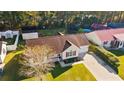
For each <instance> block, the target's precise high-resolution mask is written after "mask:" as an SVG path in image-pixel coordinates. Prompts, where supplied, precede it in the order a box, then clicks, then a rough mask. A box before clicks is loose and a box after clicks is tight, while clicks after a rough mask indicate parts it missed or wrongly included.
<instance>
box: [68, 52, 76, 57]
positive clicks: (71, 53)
mask: <svg viewBox="0 0 124 93" xmlns="http://www.w3.org/2000/svg"><path fill="white" fill-rule="evenodd" d="M75 55H76V51H70V52H66V57H69V56H75Z"/></svg>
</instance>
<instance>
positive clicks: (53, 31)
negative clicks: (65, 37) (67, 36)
mask: <svg viewBox="0 0 124 93" xmlns="http://www.w3.org/2000/svg"><path fill="white" fill-rule="evenodd" d="M58 32H62V33H66V31H65V29H64V28H59V29H50V30H49V29H46V30H38V33H39V35H40V36H53V35H57V34H58Z"/></svg>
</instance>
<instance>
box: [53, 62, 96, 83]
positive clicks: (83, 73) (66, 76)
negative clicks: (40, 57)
mask: <svg viewBox="0 0 124 93" xmlns="http://www.w3.org/2000/svg"><path fill="white" fill-rule="evenodd" d="M54 80H57V81H67V80H68V81H70V80H76V81H96V79H95V77H94V76H93V75H92V74H91V73H90V72H89V70H88V69H87V68H86V67H85V66H84V65H83V64H78V65H74V66H73V67H72V68H70V69H69V70H67V71H65V72H64V73H62V74H61V75H59V76H58V77H56V78H55V79H54Z"/></svg>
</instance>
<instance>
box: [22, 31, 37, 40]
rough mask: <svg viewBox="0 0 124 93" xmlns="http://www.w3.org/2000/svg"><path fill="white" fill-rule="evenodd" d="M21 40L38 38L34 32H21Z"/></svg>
mask: <svg viewBox="0 0 124 93" xmlns="http://www.w3.org/2000/svg"><path fill="white" fill-rule="evenodd" d="M22 38H23V39H24V40H27V39H35V38H38V32H37V31H36V30H22Z"/></svg>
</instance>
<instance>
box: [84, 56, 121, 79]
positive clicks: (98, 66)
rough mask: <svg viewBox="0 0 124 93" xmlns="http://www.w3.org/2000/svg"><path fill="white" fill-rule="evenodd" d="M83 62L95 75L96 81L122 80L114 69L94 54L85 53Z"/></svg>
mask: <svg viewBox="0 0 124 93" xmlns="http://www.w3.org/2000/svg"><path fill="white" fill-rule="evenodd" d="M83 64H84V65H85V66H86V67H87V68H88V69H89V71H90V72H91V73H92V74H93V75H94V76H95V77H96V80H98V81H120V80H122V79H121V78H120V77H119V76H118V75H117V74H116V73H115V71H114V70H113V69H112V68H111V67H110V66H108V65H107V64H106V63H105V62H104V61H103V60H101V59H100V58H99V57H97V56H96V55H95V54H86V55H85V57H84V61H83Z"/></svg>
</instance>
